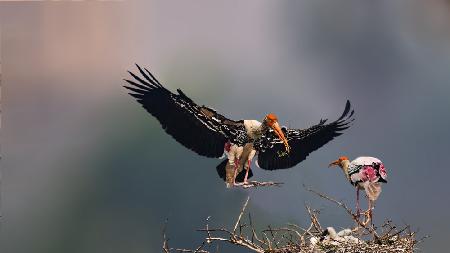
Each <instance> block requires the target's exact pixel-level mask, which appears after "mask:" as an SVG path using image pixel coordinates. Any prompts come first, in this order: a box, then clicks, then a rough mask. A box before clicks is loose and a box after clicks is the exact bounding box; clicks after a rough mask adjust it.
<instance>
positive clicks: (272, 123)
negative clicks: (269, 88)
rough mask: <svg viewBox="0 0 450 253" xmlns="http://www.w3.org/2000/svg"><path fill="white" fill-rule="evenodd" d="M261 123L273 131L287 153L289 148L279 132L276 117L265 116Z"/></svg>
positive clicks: (271, 115) (279, 128)
mask: <svg viewBox="0 0 450 253" xmlns="http://www.w3.org/2000/svg"><path fill="white" fill-rule="evenodd" d="M263 122H264V124H265V125H266V126H268V127H270V128H272V129H273V131H274V132H275V133H276V134H277V135H278V138H280V140H282V141H283V143H284V147H285V148H286V152H288V153H289V152H290V150H291V147H290V146H289V144H288V141H287V139H286V137H285V136H284V133H283V131H282V130H281V127H280V124H278V117H277V116H276V115H275V114H273V113H269V114H267V115H266V117H265V118H264V121H263Z"/></svg>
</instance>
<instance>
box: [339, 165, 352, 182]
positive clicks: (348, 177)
mask: <svg viewBox="0 0 450 253" xmlns="http://www.w3.org/2000/svg"><path fill="white" fill-rule="evenodd" d="M349 165H350V161H349V160H344V161H342V162H341V168H342V171H343V172H344V174H345V177H346V178H347V179H348V180H350V175H349V174H348V166H349Z"/></svg>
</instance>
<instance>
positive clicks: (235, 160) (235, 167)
mask: <svg viewBox="0 0 450 253" xmlns="http://www.w3.org/2000/svg"><path fill="white" fill-rule="evenodd" d="M238 168H239V159H237V158H235V159H234V176H233V184H234V185H240V184H238V183H236V176H237V171H238Z"/></svg>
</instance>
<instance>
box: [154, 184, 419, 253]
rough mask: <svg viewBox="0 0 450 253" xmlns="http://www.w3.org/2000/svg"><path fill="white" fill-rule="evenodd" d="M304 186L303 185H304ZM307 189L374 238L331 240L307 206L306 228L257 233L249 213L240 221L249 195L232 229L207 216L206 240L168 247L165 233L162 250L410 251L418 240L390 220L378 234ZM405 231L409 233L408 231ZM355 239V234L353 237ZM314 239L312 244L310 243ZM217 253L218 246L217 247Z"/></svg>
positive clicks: (281, 252)
mask: <svg viewBox="0 0 450 253" xmlns="http://www.w3.org/2000/svg"><path fill="white" fill-rule="evenodd" d="M305 188H306V187H305ZM306 189H307V190H308V191H310V192H313V193H315V194H316V195H318V196H320V197H321V198H324V199H326V200H329V201H331V202H333V203H335V204H337V205H338V206H340V207H342V208H344V209H345V210H346V212H347V213H348V214H349V215H350V217H351V218H352V219H353V220H355V221H357V223H358V226H360V227H362V228H364V229H365V230H366V231H367V232H368V233H370V234H372V235H374V236H375V239H374V240H369V241H364V240H362V239H361V238H359V239H357V241H358V243H355V242H351V241H342V240H341V241H334V239H326V236H325V235H324V234H325V233H324V230H323V228H322V226H321V225H320V222H319V216H318V215H319V212H318V211H317V210H314V209H312V208H311V207H310V206H308V205H306V210H307V211H308V213H309V216H310V217H309V218H310V220H311V223H310V225H309V227H308V228H307V229H304V228H301V227H300V226H298V225H295V224H287V226H285V227H279V228H272V227H271V226H268V228H267V229H265V230H262V231H260V232H256V230H255V228H254V226H253V220H252V217H251V215H250V213H249V214H248V222H249V223H248V224H246V223H242V217H243V215H244V213H245V210H246V208H247V205H248V202H249V200H250V198H247V200H246V201H245V203H244V205H243V206H242V209H241V211H240V213H239V215H238V217H237V220H236V222H235V223H234V226H233V229H232V230H229V229H226V228H223V227H222V228H210V227H209V225H208V223H209V220H210V217H208V218H207V219H206V226H205V228H204V229H199V230H198V231H201V232H206V237H205V240H204V241H203V242H202V243H201V244H200V245H199V246H198V247H196V248H195V249H172V248H169V246H168V239H167V238H166V236H165V228H164V236H163V238H164V242H163V252H164V253H171V252H192V253H211V251H210V250H209V248H211V246H212V244H217V245H218V244H220V243H228V244H233V245H236V246H240V247H243V248H246V249H248V250H249V251H250V252H257V253H268V252H270V253H294V252H295V253H302V252H305V253H313V252H314V253H317V252H350V253H352V252H368V253H371V252H413V251H414V250H415V245H416V244H417V241H416V240H415V233H413V232H411V231H408V230H409V226H405V227H404V228H403V229H400V230H398V229H397V227H396V226H395V225H393V224H392V221H390V220H388V221H386V222H385V223H384V224H383V225H382V226H381V227H382V229H383V233H382V234H381V235H378V234H377V232H376V231H375V228H374V227H373V226H370V227H369V226H367V225H366V224H363V223H362V222H361V221H359V219H357V216H356V214H354V213H353V212H352V211H351V209H349V208H348V207H347V206H346V205H345V204H344V203H343V202H340V201H337V200H335V199H333V198H331V197H329V196H327V195H325V194H323V193H319V192H317V191H314V190H312V189H309V188H306ZM407 231H408V232H407ZM353 238H355V237H353ZM313 241H315V242H314V243H312V242H313ZM216 252H218V247H217V248H216Z"/></svg>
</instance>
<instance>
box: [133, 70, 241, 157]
mask: <svg viewBox="0 0 450 253" xmlns="http://www.w3.org/2000/svg"><path fill="white" fill-rule="evenodd" d="M136 66H137V68H138V69H139V72H140V73H141V75H142V76H143V77H144V79H143V78H141V77H139V76H137V75H135V74H134V73H132V72H130V71H128V73H130V75H131V76H132V77H133V78H134V80H127V79H125V81H126V82H128V86H124V87H125V88H127V89H128V90H130V91H131V93H129V94H130V95H131V96H133V97H135V98H136V99H137V101H138V102H139V103H141V104H142V106H143V107H144V108H145V109H146V110H147V111H148V112H149V113H150V114H151V115H153V116H154V117H155V118H157V119H158V120H159V122H160V123H161V125H162V127H163V128H164V130H166V132H167V133H168V134H170V135H171V136H172V137H173V138H174V139H175V140H177V141H178V142H179V143H181V144H182V145H183V146H185V147H187V148H188V149H191V150H193V151H194V152H196V153H197V154H199V155H202V156H206V157H220V156H221V155H222V154H223V151H224V145H225V142H227V141H228V139H229V138H230V135H233V133H234V132H235V131H237V130H236V129H241V128H242V127H243V122H241V121H233V120H230V119H227V118H225V117H224V116H222V115H220V114H218V113H217V112H216V111H215V110H213V109H211V108H208V107H206V106H199V105H197V104H196V103H194V101H192V100H191V99H190V98H189V97H187V96H186V95H185V94H184V93H183V92H182V91H181V90H180V89H177V92H178V94H174V93H172V92H170V91H169V90H167V89H166V88H164V87H163V86H162V85H161V83H160V82H159V81H158V80H156V78H155V77H154V76H153V75H152V74H151V73H150V72H149V71H148V70H147V69H145V68H144V69H145V72H144V70H143V69H142V68H141V67H139V66H138V65H136Z"/></svg>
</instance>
